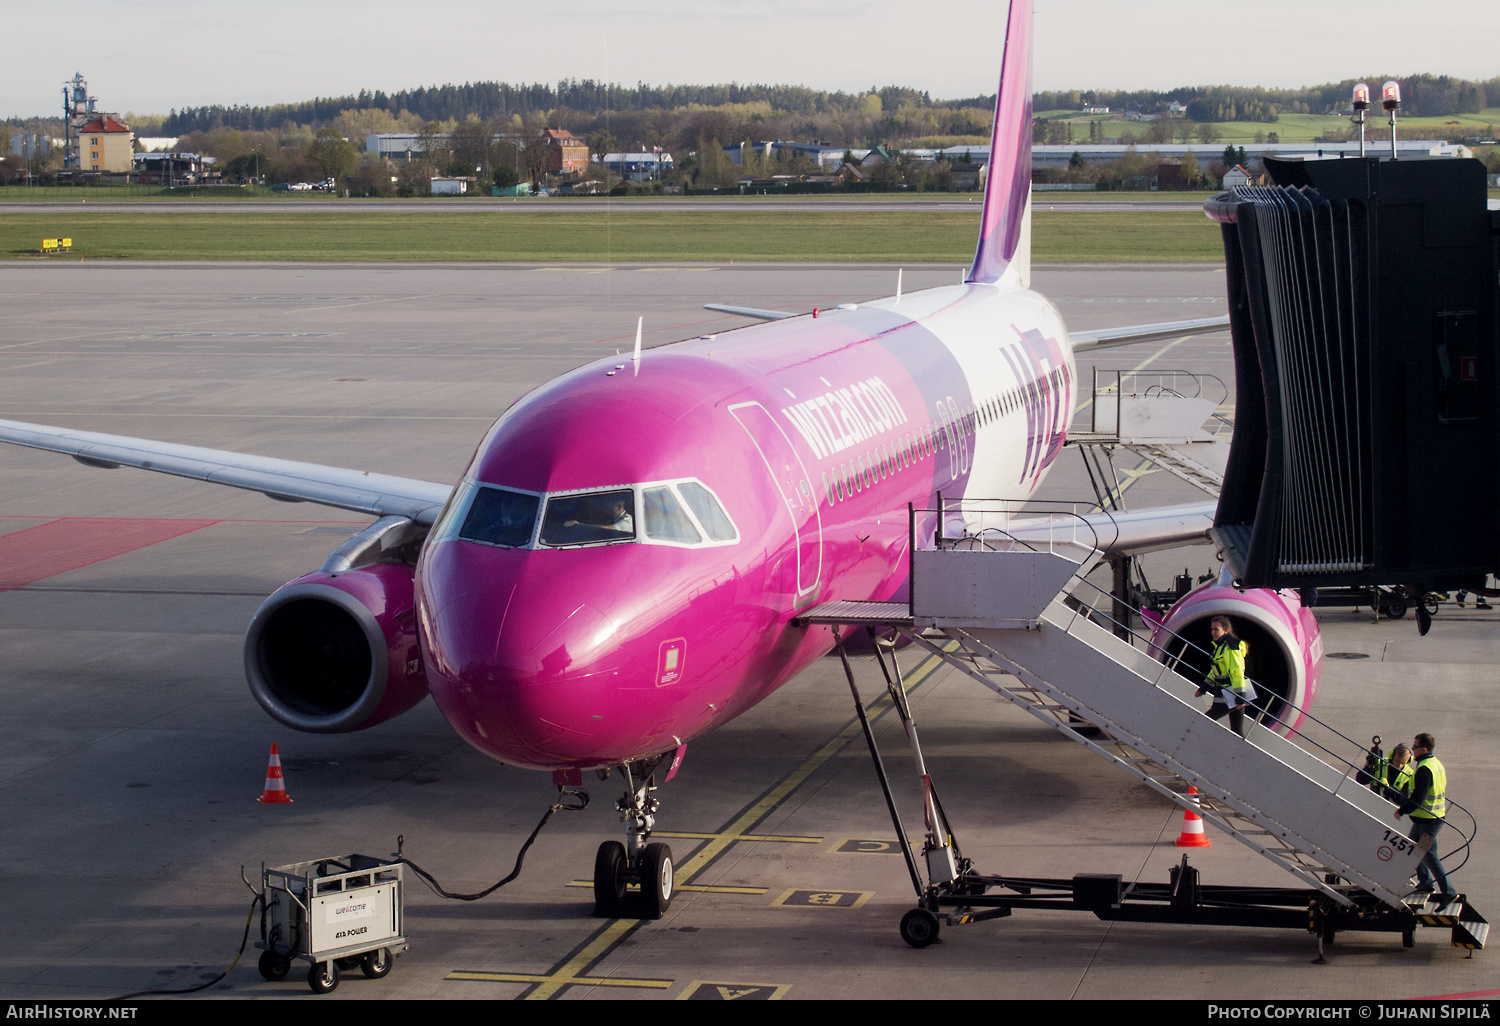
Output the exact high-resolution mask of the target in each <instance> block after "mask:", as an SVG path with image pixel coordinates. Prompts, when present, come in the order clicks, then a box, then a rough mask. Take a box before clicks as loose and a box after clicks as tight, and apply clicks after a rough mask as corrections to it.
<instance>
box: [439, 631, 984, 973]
mask: <svg viewBox="0 0 1500 1026" xmlns="http://www.w3.org/2000/svg"><path fill="white" fill-rule="evenodd" d="M957 644H958V643H957V642H951V641H950V642H948V643H947V644H945V645H944V646H943V648H944V649H945V650H947V651H952V650H953V649H954V648H956V647H957ZM942 664H943V660H942V659H940V658H938V657H937V656H928V657H927V658H926V659H924V660H922V662H920V663H919V664H917V667H916V669H914V670H912V671H910V672H909V673H907V675H906V676H905V678H903V679H904V681H905V684H906V687H907V690H908V691H909V690H911V689H912V688H914V687H916V686H917V685H918V684H920V683H921V682H922V681H924V680H926V679H927V678H928V677H929V676H931V674H932V673H933V671H934V670H936V669H937V668H938V667H940V666H941V665H942ZM890 707H891V698H890V694H889V692H883V693H882V694H881V696H880V697H879V698H878V699H876V700H875V701H873V702H871V703H870V704H869V705H868V706H867V707H866V710H865V712H866V716H867V717H868V718H869V719H870V720H871V721H872V722H873V721H874V720H875V719H876V718H877V717H878V716H880V715H881V714H883V713H884V712H885V711H886V710H887V709H888V708H890ZM861 733H862V731H861V729H860V725H859V720H858V719H857V718H856V719H855V720H854V722H853V723H851V724H850V725H849V726H847V727H845V728H844V729H843V730H841V731H840V732H839V733H838V734H837V735H836V736H835V737H834V738H833V739H832V740H830V741H829V742H828V743H827V744H825V745H824V746H823V747H822V748H820V749H818V751H817V752H815V753H814V754H813V755H812V757H811V758H809V759H808V760H807V761H806V762H804V763H803V764H802V765H801V766H799V767H797V768H796V769H795V770H793V771H792V772H791V774H789V775H788V776H787V777H786V778H784V779H783V780H782V781H781V782H780V783H779V784H777V785H776V786H775V787H773V788H772V789H771V790H770V791H769V792H767V793H766V794H765V795H764V796H763V797H762V798H761V799H760V801H758V802H756V803H755V804H754V805H753V806H751V807H750V808H749V809H747V810H746V811H745V812H743V813H742V814H741V815H740V816H738V817H737V818H736V819H735V821H734V822H733V823H731V824H730V825H729V827H728V828H727V829H725V830H724V831H723V832H722V833H719V834H709V835H706V836H707V839H708V843H707V844H706V845H704V846H703V847H702V848H701V849H699V851H698V852H697V853H696V854H694V855H693V857H692V858H691V859H689V860H688V861H687V862H686V863H684V864H683V865H682V866H681V867H679V869H678V870H677V872H678V874H679V879H684V880H686V879H691V878H692V876H693V874H695V873H697V872H699V871H700V870H701V869H703V868H704V867H705V866H706V865H707V864H708V863H709V862H710V861H711V860H712V859H713V858H714V857H716V856H717V855H718V854H719V853H721V852H722V851H724V849H726V848H728V847H729V845H731V844H733V843H734V842H735V841H738V840H761V839H766V840H770V839H772V837H771V835H761V836H757V835H754V834H750V835H746V834H745V832H744V831H745V830H746V829H747V828H749V827H750V826H753V825H754V824H755V823H757V822H759V821H760V819H761V818H762V817H763V816H765V815H766V814H767V813H769V812H770V811H771V809H772V808H773V807H775V806H776V805H777V804H778V803H779V802H781V801H783V800H784V799H785V798H786V797H787V796H788V795H790V794H791V793H792V792H793V791H794V790H796V789H797V787H798V786H800V785H801V784H802V783H803V782H804V781H805V780H807V778H808V777H809V776H811V775H812V773H813V771H815V770H816V769H817V768H818V767H819V766H822V765H823V764H824V763H825V762H827V761H828V760H829V759H831V758H833V757H834V756H835V755H837V754H838V753H839V752H840V751H842V750H843V749H844V747H845V746H847V745H848V744H849V743H850V742H851V741H853V740H854V739H855V738H856V737H859V736H860V734H861ZM776 839H780V838H776ZM797 840H799V841H800V840H802V839H801V838H798V839H797ZM809 840H811V839H809ZM821 842H822V838H818V839H817V840H816V841H815V842H814V843H821ZM568 886H570V887H592V886H594V883H593V881H592V880H575V881H573V882H572V883H570V884H569V885H568ZM677 889H678V890H679V891H705V892H710V893H729V894H765V893H766V889H765V888H750V887H746V888H739V887H719V886H713V885H706V884H681V883H679V884H678V885H677ZM805 889H806V888H794V889H793V890H805ZM791 893H792V891H788V892H787V894H791ZM784 897H785V895H784V896H783V898H784ZM865 900H868V898H864V899H861V901H860V904H863V903H864V901H865ZM637 925H638V921H637V920H634V919H616V920H614V921H613V922H611V923H610V924H609V925H608V926H606V927H605V928H604V929H602V930H600V931H599V932H598V933H597V934H595V935H594V937H593V939H592V940H590V941H589V942H588V944H586V945H584V947H583V948H582V949H581V950H580V951H579V952H578V954H576V955H574V956H573V957H572V958H570V959H568V961H567V962H566V963H565V964H564V965H563V966H561V967H560V968H559V969H558V970H557V971H556V972H553V973H550V974H534V975H533V974H529V973H483V972H473V971H469V970H455V971H453V972H450V973H449V974H448V975H447V977H446V979H450V980H483V981H491V982H497V983H529V984H534V985H535V989H534V990H532V991H531V993H529V994H527V995H526V1000H528V1001H546V1000H548V999H549V998H551V997H553V996H554V995H556V994H557V992H558V991H560V990H562V989H563V988H564V987H571V986H596V987H649V988H652V989H661V988H665V987H669V986H671V985H672V982H673V981H671V980H624V979H612V978H610V977H595V976H580V975H579V973H581V972H582V971H583V970H584V969H585V968H586V967H587V966H589V965H590V964H592V963H593V962H594V961H595V960H596V959H599V958H602V957H603V956H604V955H606V954H608V952H609V950H610V949H611V948H612V947H613V946H614V945H615V944H616V943H617V942H618V941H619V940H621V939H622V938H623V937H624V935H625V934H626V933H628V932H629V931H630V930H632V929H633V928H634V927H635V926H637Z"/></svg>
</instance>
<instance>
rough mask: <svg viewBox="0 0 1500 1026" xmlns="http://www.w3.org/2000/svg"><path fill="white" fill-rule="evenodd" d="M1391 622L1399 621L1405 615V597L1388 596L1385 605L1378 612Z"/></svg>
mask: <svg viewBox="0 0 1500 1026" xmlns="http://www.w3.org/2000/svg"><path fill="white" fill-rule="evenodd" d="M1380 611H1381V612H1382V613H1384V614H1385V615H1386V616H1388V617H1390V618H1391V619H1392V620H1399V619H1401V618H1402V617H1403V616H1405V615H1406V597H1405V596H1404V595H1389V596H1387V597H1386V600H1385V605H1384V606H1382V607H1381V610H1380Z"/></svg>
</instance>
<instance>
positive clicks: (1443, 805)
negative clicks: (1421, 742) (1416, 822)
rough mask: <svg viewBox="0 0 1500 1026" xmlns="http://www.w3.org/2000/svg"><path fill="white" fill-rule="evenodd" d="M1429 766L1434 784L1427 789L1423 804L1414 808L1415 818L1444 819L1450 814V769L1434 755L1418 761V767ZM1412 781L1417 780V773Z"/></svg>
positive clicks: (1412, 812) (1413, 816) (1413, 775)
mask: <svg viewBox="0 0 1500 1026" xmlns="http://www.w3.org/2000/svg"><path fill="white" fill-rule="evenodd" d="M1423 766H1426V767H1427V770H1428V772H1430V773H1431V774H1432V786H1431V787H1429V788H1428V789H1427V797H1426V799H1424V800H1423V802H1422V804H1421V806H1419V807H1418V808H1415V809H1412V810H1411V814H1412V818H1413V819H1442V818H1443V817H1444V816H1446V815H1448V771H1447V770H1446V769H1444V768H1443V764H1442V763H1440V762H1438V761H1437V759H1436V758H1435V757H1434V756H1431V755H1427V756H1423V757H1422V758H1421V759H1420V760H1418V762H1417V768H1418V769H1421V768H1422V767H1423ZM1412 782H1413V784H1415V782H1416V774H1415V773H1414V774H1412Z"/></svg>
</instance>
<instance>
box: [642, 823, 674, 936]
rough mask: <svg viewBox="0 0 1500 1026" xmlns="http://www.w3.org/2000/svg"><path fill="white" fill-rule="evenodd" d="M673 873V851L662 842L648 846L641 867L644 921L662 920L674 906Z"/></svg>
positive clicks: (643, 853)
mask: <svg viewBox="0 0 1500 1026" xmlns="http://www.w3.org/2000/svg"><path fill="white" fill-rule="evenodd" d="M672 872H673V869H672V849H671V848H670V847H668V846H667V845H665V844H662V843H661V842H660V841H657V842H656V843H654V844H648V845H646V850H645V851H643V852H641V865H640V876H641V894H640V907H641V918H642V919H660V918H661V917H662V914H663V913H665V912H666V911H667V906H669V905H671V904H672V894H673V892H674V890H675V887H674V885H673V881H672Z"/></svg>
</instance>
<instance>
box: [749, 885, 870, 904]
mask: <svg viewBox="0 0 1500 1026" xmlns="http://www.w3.org/2000/svg"><path fill="white" fill-rule="evenodd" d="M794 894H807V895H809V898H812V897H832V898H833V899H834V900H832V901H812V900H808V901H802V902H796V903H795V904H793V903H791V902H790V901H789V900H788V899H790V898H791V896H792V895H794ZM851 894H857V895H859V897H857V898H855V899H854V901H853V902H851V903H850V904H848V905H840V904H839V903H838V899H840V898H845V897H848V896H849V895H851ZM873 897H875V892H874V891H823V890H819V889H818V888H816V887H788V888H787V889H786V890H785V891H783V892H782V894H781V896H780V897H779V898H777V899H776V900H775V901H773V902H771V904H772V905H779V906H781V907H782V908H859V907H860V906H861V905H863V904H864V903H865V902H867V901H869V900H870V899H871V898H873Z"/></svg>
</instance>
